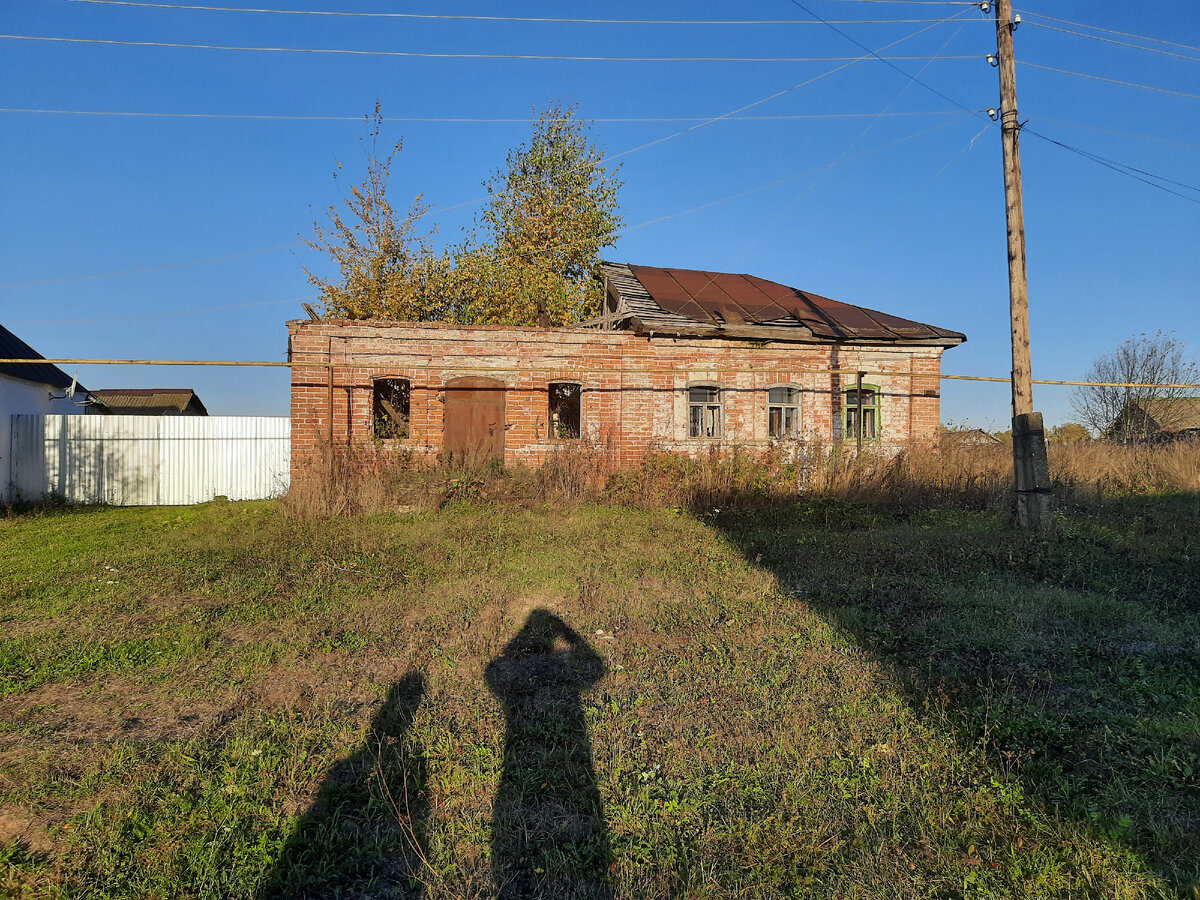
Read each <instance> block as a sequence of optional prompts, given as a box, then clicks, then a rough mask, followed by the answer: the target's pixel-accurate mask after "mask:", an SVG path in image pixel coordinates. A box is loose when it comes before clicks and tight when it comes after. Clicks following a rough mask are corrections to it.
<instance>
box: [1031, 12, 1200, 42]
mask: <svg viewBox="0 0 1200 900" xmlns="http://www.w3.org/2000/svg"><path fill="white" fill-rule="evenodd" d="M1020 12H1023V13H1024V14H1025V15H1027V16H1032V17H1033V18H1035V19H1046V20H1047V21H1049V22H1058V23H1059V24H1060V25H1071V26H1074V27H1075V28H1090V29H1092V30H1093V31H1103V32H1104V33H1105V34H1115V35H1119V36H1120V37H1129V38H1137V39H1138V40H1139V41H1151V42H1153V43H1155V44H1166V45H1167V46H1168V47H1180V48H1182V49H1184V50H1196V51H1200V47H1197V46H1196V45H1194V44H1180V43H1178V42H1177V41H1168V40H1164V39H1163V38H1156V37H1149V36H1148V35H1145V34H1133V33H1132V32H1129V31H1117V30H1116V29H1114V28H1102V27H1101V26H1099V25H1089V24H1087V23H1086V22H1072V21H1071V20H1070V19H1057V18H1055V17H1054V16H1047V15H1044V14H1042V13H1038V12H1032V11H1030V10H1028V9H1022V10H1020ZM1043 27H1044V26H1043Z"/></svg>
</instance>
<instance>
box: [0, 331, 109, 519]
mask: <svg viewBox="0 0 1200 900" xmlns="http://www.w3.org/2000/svg"><path fill="white" fill-rule="evenodd" d="M0 359H45V357H44V356H42V354H40V353H38V352H37V351H36V350H34V349H33V348H32V347H30V346H29V345H28V344H27V343H25V342H24V341H23V340H21V339H20V338H19V337H17V336H16V335H15V334H13V333H12V332H11V331H9V330H8V329H7V328H5V327H4V326H3V325H0ZM90 412H95V408H94V407H92V406H91V405H90V403H89V397H88V392H87V390H86V389H85V388H84V387H83V386H82V385H79V384H76V383H75V379H73V378H72V377H71V376H70V375H68V374H67V373H66V372H64V371H63V370H62V369H60V368H59V367H58V366H56V365H53V364H51V363H0V498H2V497H6V496H7V494H8V484H7V482H8V471H9V452H10V448H11V446H12V417H13V416H16V415H76V416H78V415H83V414H85V413H90Z"/></svg>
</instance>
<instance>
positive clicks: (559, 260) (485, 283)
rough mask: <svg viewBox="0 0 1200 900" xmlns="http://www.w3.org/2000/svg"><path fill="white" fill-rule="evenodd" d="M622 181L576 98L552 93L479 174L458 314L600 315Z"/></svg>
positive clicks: (559, 321)
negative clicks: (524, 138)
mask: <svg viewBox="0 0 1200 900" xmlns="http://www.w3.org/2000/svg"><path fill="white" fill-rule="evenodd" d="M618 168H619V167H618ZM621 185H622V181H621V180H620V178H619V177H618V176H617V171H616V169H613V170H611V171H610V170H609V168H607V167H606V166H605V165H604V156H603V153H602V152H601V151H600V149H599V148H598V147H597V146H596V145H595V144H594V143H593V142H592V140H591V137H590V135H589V130H588V126H587V124H586V123H585V122H583V121H581V120H580V119H579V118H578V117H577V110H576V108H575V107H574V106H568V105H563V104H562V103H560V102H558V101H555V102H552V103H551V104H550V105H549V106H548V107H547V108H546V110H545V111H544V112H542V113H541V115H540V117H539V118H538V120H537V122H536V123H535V124H534V127H533V136H532V138H531V139H530V141H529V143H528V144H522V145H521V146H519V147H516V148H515V149H513V150H511V151H510V152H509V154H508V159H507V162H506V164H505V167H504V168H503V169H502V170H499V171H497V172H495V173H494V174H493V175H492V177H491V178H489V179H488V180H487V181H486V182H484V186H485V188H486V189H487V192H488V201H487V205H486V206H485V207H484V209H483V212H482V213H481V215H480V218H479V219H478V220H477V221H476V228H475V232H474V233H473V234H472V235H471V236H469V237H468V239H467V241H466V243H465V244H464V246H463V247H461V248H460V249H459V251H458V252H457V254H456V256H455V269H454V278H453V280H454V285H455V294H456V297H455V303H454V306H455V315H456V318H457V319H458V320H459V321H461V322H464V323H470V324H496V325H539V326H543V327H545V326H551V325H565V324H568V323H571V322H578V321H580V320H582V319H586V318H590V317H592V316H595V315H598V314H599V311H600V299H601V297H600V295H601V291H602V287H601V282H600V278H599V264H600V248H602V247H609V246H612V245H613V243H614V241H615V240H616V236H617V231H618V230H619V228H620V226H621V216H620V212H619V205H618V199H617V192H618V190H619V189H620V187H621Z"/></svg>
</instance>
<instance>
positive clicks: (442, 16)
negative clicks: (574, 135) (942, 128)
mask: <svg viewBox="0 0 1200 900" xmlns="http://www.w3.org/2000/svg"><path fill="white" fill-rule="evenodd" d="M73 2H75V3H99V4H104V5H106V6H133V7H145V8H150V9H186V10H196V11H203V12H237V13H274V14H277V15H284V16H343V17H349V18H367V19H439V20H451V21H469V22H539V23H552V24H564V25H813V24H815V23H814V22H812V21H811V20H810V19H580V18H559V17H550V16H467V15H450V14H446V13H407V12H350V11H347V10H335V9H268V8H265V7H244V6H206V5H200V4H191V3H149V2H144V0H73ZM936 21H939V20H938V19H846V20H843V21H840V22H839V23H838V24H840V25H893V24H907V23H910V22H936Z"/></svg>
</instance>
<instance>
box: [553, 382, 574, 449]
mask: <svg viewBox="0 0 1200 900" xmlns="http://www.w3.org/2000/svg"><path fill="white" fill-rule="evenodd" d="M566 387H573V388H575V406H576V415H575V429H574V433H571V428H570V423H567V424H566V425H565V426H564V425H563V423H562V422H561V421H558V420H556V419H555V405H554V389H555V388H566ZM546 434H547V435H548V436H549V438H550V440H552V441H578V440H581V439H582V438H583V384H582V383H581V382H578V381H551V382H548V383H547V384H546Z"/></svg>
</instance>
